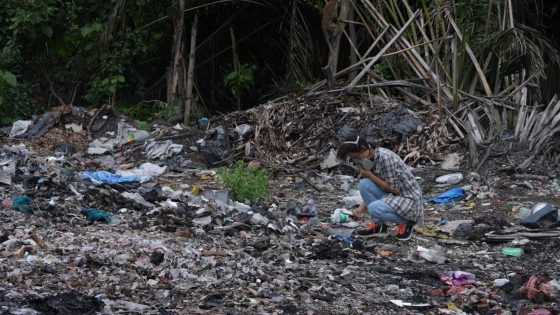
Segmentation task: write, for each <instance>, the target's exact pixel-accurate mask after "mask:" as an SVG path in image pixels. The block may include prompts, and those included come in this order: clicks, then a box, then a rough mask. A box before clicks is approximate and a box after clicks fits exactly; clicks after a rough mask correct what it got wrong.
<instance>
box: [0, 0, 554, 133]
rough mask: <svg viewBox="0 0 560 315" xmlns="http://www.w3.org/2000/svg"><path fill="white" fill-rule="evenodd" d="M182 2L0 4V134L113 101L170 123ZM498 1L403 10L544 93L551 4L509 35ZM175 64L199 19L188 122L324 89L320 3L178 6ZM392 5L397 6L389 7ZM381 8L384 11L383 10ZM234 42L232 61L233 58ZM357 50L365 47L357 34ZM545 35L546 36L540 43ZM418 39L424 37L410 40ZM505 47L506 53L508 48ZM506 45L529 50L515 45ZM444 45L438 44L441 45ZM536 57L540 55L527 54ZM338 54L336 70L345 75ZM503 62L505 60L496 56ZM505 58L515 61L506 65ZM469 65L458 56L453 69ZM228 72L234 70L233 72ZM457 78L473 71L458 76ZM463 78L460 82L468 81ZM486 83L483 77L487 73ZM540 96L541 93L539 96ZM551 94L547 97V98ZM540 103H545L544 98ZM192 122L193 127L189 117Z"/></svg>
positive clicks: (393, 63) (241, 0)
mask: <svg viewBox="0 0 560 315" xmlns="http://www.w3.org/2000/svg"><path fill="white" fill-rule="evenodd" d="M178 1H179V0H136V1H125V0H113V1H94V0H82V1H69V0H3V1H2V5H1V7H0V118H1V121H0V124H7V123H9V122H10V121H12V120H15V119H18V118H22V117H29V116H30V115H31V114H34V113H41V112H42V111H44V110H45V109H47V108H50V107H52V106H56V105H59V104H61V103H65V104H70V103H72V104H74V105H80V106H85V107H97V106H100V105H102V104H104V103H107V102H109V101H110V100H114V101H115V103H116V104H117V108H118V109H119V110H122V111H125V112H126V113H127V114H130V115H132V116H134V118H135V119H138V120H148V119H152V118H158V117H159V118H169V117H170V116H172V114H173V113H174V109H173V108H172V107H171V106H169V105H167V104H168V100H167V79H168V70H169V68H170V64H171V59H172V52H171V50H172V45H173V41H174V37H173V36H174V31H175V30H174V29H173V21H174V19H176V17H177V16H178V15H179V14H180V12H178V11H179V10H178V6H177V3H178ZM374 2H375V3H376V5H377V6H378V7H379V8H380V10H382V12H383V13H384V14H386V18H387V19H388V20H390V21H397V20H399V19H402V17H403V16H405V15H406V13H405V10H404V9H403V7H402V3H404V2H394V1H389V0H383V1H374ZM503 2H504V1H503V0H462V1H446V0H438V1H428V0H414V1H413V0H409V1H408V3H409V4H410V5H411V6H412V7H413V8H421V9H423V11H424V14H425V15H426V17H427V18H426V23H427V25H429V26H430V27H432V26H433V27H434V28H433V32H434V34H428V35H430V36H431V37H432V38H438V34H437V32H438V29H437V25H438V24H441V21H440V20H438V17H440V16H441V11H438V10H440V9H441V8H442V7H445V6H450V7H453V10H455V12H454V15H455V16H457V17H458V23H459V24H460V27H461V29H462V30H463V31H464V33H465V37H466V38H467V40H468V42H469V43H470V45H471V46H472V48H473V50H474V51H475V53H476V54H478V55H479V56H482V57H481V59H485V58H486V56H490V57H489V58H494V59H492V60H494V61H495V60H497V59H498V58H501V60H510V61H512V62H509V63H504V64H503V67H502V71H503V72H504V73H516V71H519V69H520V67H521V68H522V67H525V68H527V67H543V68H545V69H544V70H543V71H544V72H545V73H546V75H547V77H548V78H549V79H551V80H549V81H550V82H551V83H550V84H554V83H555V82H557V80H555V79H554V78H555V76H557V75H558V74H557V72H556V73H555V72H551V71H549V70H550V69H552V68H551V67H545V66H546V65H547V64H550V63H551V62H552V61H551V59H550V58H549V57H550V54H549V53H548V52H547V51H546V50H548V49H549V48H551V46H547V45H544V44H543V43H546V42H547V41H546V40H547V39H552V40H554V39H556V40H557V39H558V37H559V35H558V33H555V31H557V30H556V29H555V25H556V24H555V23H558V22H557V21H558V20H560V19H558V18H554V17H552V16H549V15H547V13H549V12H553V9H555V10H556V11H554V12H558V11H560V8H559V6H558V4H557V3H555V2H554V1H553V0H519V1H517V0H516V1H513V3H514V5H515V15H516V21H520V23H523V25H521V24H520V26H519V27H518V28H516V29H515V30H513V31H506V32H496V30H497V29H498V28H499V24H500V23H501V22H500V21H501V20H502V16H501V14H502V15H503V12H499V11H498V10H496V8H497V7H498V6H497V4H498V3H503ZM186 3H187V10H186V11H185V30H184V32H183V58H185V59H188V49H189V37H190V26H191V24H192V21H193V17H194V14H198V15H199V17H200V22H199V25H198V37H197V38H198V41H197V46H196V47H197V48H196V51H197V58H196V62H195V65H196V67H195V76H194V77H195V82H194V96H193V99H194V102H195V103H196V106H195V108H196V110H195V116H199V115H202V114H211V113H213V112H223V111H229V110H234V109H237V107H238V106H240V107H242V108H247V107H250V106H253V105H255V104H258V103H260V102H261V101H263V99H265V98H268V97H272V96H275V95H278V94H284V93H286V92H289V91H292V90H294V89H298V88H301V87H302V86H304V85H305V84H307V83H312V82H315V81H317V80H319V79H322V77H323V73H322V70H321V68H322V66H324V64H325V60H326V55H327V49H326V45H325V43H324V39H323V35H322V33H321V28H320V19H321V8H322V6H323V4H324V1H323V0H231V1H217V0H216V1H205V0H196V1H195V0H193V1H186ZM392 3H400V4H401V5H394V4H392ZM383 6H385V7H386V9H383ZM231 33H234V34H235V38H236V43H235V46H236V47H237V54H236V55H237V57H236V58H237V60H234V58H233V56H232V37H231V36H230V35H231ZM357 33H358V40H360V42H359V45H358V46H359V48H360V50H362V51H364V50H365V49H367V48H368V47H369V45H370V44H371V38H370V37H368V36H367V31H366V30H365V29H364V28H360V27H357ZM542 34H544V35H542ZM417 35H418V37H421V35H420V34H419V33H417ZM512 43H514V44H512ZM515 43H536V44H537V45H518V44H515ZM444 46H445V45H444ZM535 47H540V49H542V50H540V51H537V50H535ZM349 50H350V48H349V47H348V45H347V44H344V45H343V47H342V51H341V56H342V57H341V58H340V66H341V67H345V66H348V63H349V60H348V58H346V56H347V55H348V53H349ZM502 52H503V53H504V55H503V56H501V55H499V54H500V53H502ZM510 56H514V57H515V58H509V57H510ZM459 61H460V62H461V61H463V62H464V64H465V65H466V64H468V59H467V58H466V57H464V58H462V59H461V60H459ZM401 62H402V60H399V59H398V57H394V58H391V57H389V58H385V59H383V60H382V61H381V62H380V63H378V64H377V65H376V66H375V68H374V69H375V71H376V72H377V73H379V74H381V75H383V76H384V77H387V78H391V77H395V78H406V76H407V75H409V74H408V73H406V72H405V71H403V69H404V67H401ZM234 64H238V65H239V67H238V69H237V70H236V67H234ZM464 72H465V74H468V75H469V76H470V77H472V76H473V73H474V70H473V69H472V68H469V67H465V71H464ZM469 76H467V75H465V76H464V77H465V84H466V85H468V84H469V82H468V81H469V79H468V78H467V77H469ZM489 77H490V80H494V78H493V77H492V71H489ZM543 88H546V87H543ZM554 89H555V87H550V88H549V90H554ZM546 97H549V95H546V96H543V98H546ZM194 118H196V117H194Z"/></svg>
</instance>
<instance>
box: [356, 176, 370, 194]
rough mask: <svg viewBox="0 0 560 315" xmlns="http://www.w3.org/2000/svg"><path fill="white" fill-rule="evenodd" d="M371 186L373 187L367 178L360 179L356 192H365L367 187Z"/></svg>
mask: <svg viewBox="0 0 560 315" xmlns="http://www.w3.org/2000/svg"><path fill="white" fill-rule="evenodd" d="M371 185H373V182H372V181H371V180H369V179H367V178H362V179H360V183H359V184H358V190H359V191H360V192H361V191H366V190H367V189H368V188H369V187H371Z"/></svg>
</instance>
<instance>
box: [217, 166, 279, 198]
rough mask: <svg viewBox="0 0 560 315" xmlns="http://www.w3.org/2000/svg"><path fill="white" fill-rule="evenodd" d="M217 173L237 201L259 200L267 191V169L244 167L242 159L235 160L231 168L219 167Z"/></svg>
mask: <svg viewBox="0 0 560 315" xmlns="http://www.w3.org/2000/svg"><path fill="white" fill-rule="evenodd" d="M218 175H219V176H220V180H221V181H222V183H223V184H224V186H225V187H226V188H228V189H230V190H231V191H232V192H233V194H234V197H235V199H236V200H237V201H240V202H245V201H246V200H248V201H250V202H255V201H259V200H261V199H262V198H263V197H264V196H265V195H266V193H267V192H268V171H267V170H266V169H258V168H249V167H246V166H245V165H244V163H243V161H237V162H236V163H235V165H234V167H233V168H223V167H222V168H220V169H219V170H218Z"/></svg>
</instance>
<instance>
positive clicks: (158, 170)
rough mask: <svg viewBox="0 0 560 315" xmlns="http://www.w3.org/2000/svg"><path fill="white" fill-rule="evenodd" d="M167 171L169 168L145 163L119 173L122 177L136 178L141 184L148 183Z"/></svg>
mask: <svg viewBox="0 0 560 315" xmlns="http://www.w3.org/2000/svg"><path fill="white" fill-rule="evenodd" d="M165 171H167V166H159V165H157V164H154V163H143V164H141V165H140V166H139V167H138V168H134V169H130V170H120V171H117V174H118V175H121V176H136V177H137V178H138V181H139V182H140V183H144V182H147V181H149V180H151V179H152V178H154V177H157V176H160V175H162V174H163V173H165Z"/></svg>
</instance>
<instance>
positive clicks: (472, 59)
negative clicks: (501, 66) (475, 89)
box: [445, 9, 492, 96]
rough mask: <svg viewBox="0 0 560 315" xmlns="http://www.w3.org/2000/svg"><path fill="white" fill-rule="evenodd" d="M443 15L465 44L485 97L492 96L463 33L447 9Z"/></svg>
mask: <svg viewBox="0 0 560 315" xmlns="http://www.w3.org/2000/svg"><path fill="white" fill-rule="evenodd" d="M445 14H446V15H447V18H448V19H449V23H450V24H451V26H452V27H453V29H454V30H455V33H457V36H459V39H460V40H461V41H462V42H463V43H464V44H465V50H466V51H467V54H468V55H469V57H470V58H471V61H472V63H473V65H474V67H475V68H476V71H477V72H478V76H479V77H480V81H481V83H482V86H483V87H484V91H485V92H486V96H492V89H490V85H489V84H488V81H487V80H486V76H485V75H484V72H483V71H482V68H481V67H480V64H479V63H478V61H477V60H476V56H475V55H474V52H473V51H472V49H471V47H470V46H469V44H468V43H467V42H466V41H464V38H463V33H462V32H461V30H460V29H459V27H458V26H457V23H455V20H454V19H453V17H452V16H451V13H450V12H449V10H448V9H446V10H445Z"/></svg>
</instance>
